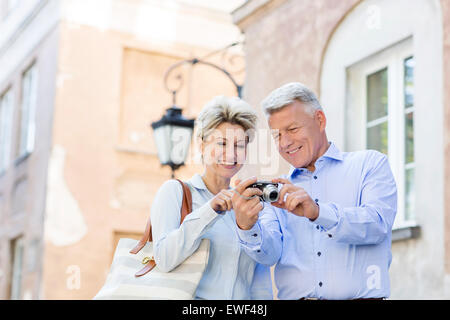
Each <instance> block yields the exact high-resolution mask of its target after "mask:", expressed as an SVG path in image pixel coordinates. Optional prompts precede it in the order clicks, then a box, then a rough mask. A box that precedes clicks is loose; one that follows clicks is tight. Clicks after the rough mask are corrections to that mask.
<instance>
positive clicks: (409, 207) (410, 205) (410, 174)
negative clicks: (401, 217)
mask: <svg viewBox="0 0 450 320" xmlns="http://www.w3.org/2000/svg"><path fill="white" fill-rule="evenodd" d="M414 210H415V201H414V168H409V169H406V170H405V220H414V218H415V215H414Z"/></svg>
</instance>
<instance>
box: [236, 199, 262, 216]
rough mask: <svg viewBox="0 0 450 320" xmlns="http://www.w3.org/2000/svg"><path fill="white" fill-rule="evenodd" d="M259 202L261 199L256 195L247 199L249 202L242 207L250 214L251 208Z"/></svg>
mask: <svg viewBox="0 0 450 320" xmlns="http://www.w3.org/2000/svg"><path fill="white" fill-rule="evenodd" d="M259 203H261V200H260V199H259V198H258V197H255V198H253V199H251V200H247V202H246V203H245V204H244V205H242V207H241V209H242V210H243V211H244V212H246V213H247V214H250V212H251V210H252V209H253V208H254V207H255V206H256V205H258V204H259Z"/></svg>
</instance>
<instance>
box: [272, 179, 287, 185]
mask: <svg viewBox="0 0 450 320" xmlns="http://www.w3.org/2000/svg"><path fill="white" fill-rule="evenodd" d="M272 182H273V183H282V184H292V182H291V181H289V180H287V179H284V178H275V179H272Z"/></svg>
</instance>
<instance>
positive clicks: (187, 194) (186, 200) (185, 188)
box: [130, 179, 192, 254]
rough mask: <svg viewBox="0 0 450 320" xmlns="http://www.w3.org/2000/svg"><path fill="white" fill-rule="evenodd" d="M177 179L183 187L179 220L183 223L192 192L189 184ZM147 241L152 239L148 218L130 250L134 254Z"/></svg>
mask: <svg viewBox="0 0 450 320" xmlns="http://www.w3.org/2000/svg"><path fill="white" fill-rule="evenodd" d="M177 181H178V182H179V183H181V186H182V188H183V199H182V202H181V220H180V224H181V223H183V220H184V218H186V216H187V215H188V214H189V213H191V212H192V193H191V189H189V186H188V185H187V184H186V183H184V182H183V181H181V180H178V179H177ZM148 241H153V238H152V225H151V222H150V218H149V219H148V221H147V225H146V227H145V231H144V234H143V235H142V238H141V240H139V242H138V244H137V245H136V246H135V247H134V248H133V249H132V250H131V251H130V253H132V254H136V253H138V252H139V251H141V249H142V248H143V247H144V246H145V245H146V244H147V242H148Z"/></svg>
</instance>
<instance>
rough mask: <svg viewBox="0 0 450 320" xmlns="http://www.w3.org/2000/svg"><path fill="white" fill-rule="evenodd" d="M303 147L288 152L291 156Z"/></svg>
mask: <svg viewBox="0 0 450 320" xmlns="http://www.w3.org/2000/svg"><path fill="white" fill-rule="evenodd" d="M301 148H302V147H298V148H295V149H293V150H290V151H286V153H287V154H288V155H290V156H291V155H294V154H295V153H297V152H298V151H299V150H300V149H301Z"/></svg>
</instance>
